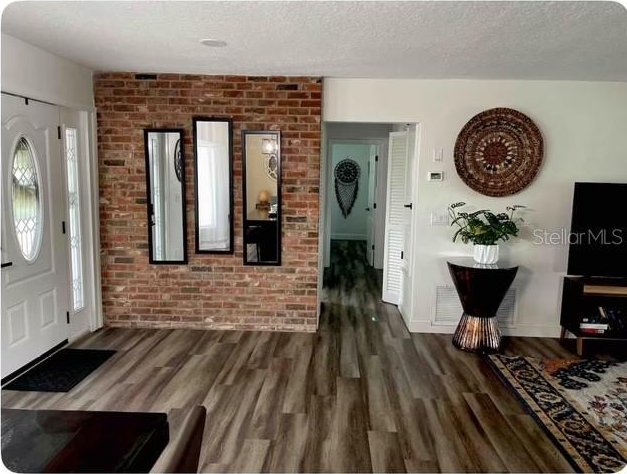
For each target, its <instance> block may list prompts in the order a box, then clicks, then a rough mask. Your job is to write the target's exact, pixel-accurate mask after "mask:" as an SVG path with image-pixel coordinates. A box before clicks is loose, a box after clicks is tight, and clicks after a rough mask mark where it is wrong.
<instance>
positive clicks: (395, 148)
mask: <svg viewBox="0 0 627 474" xmlns="http://www.w3.org/2000/svg"><path fill="white" fill-rule="evenodd" d="M388 150H389V152H388V183H387V209H386V215H385V252H384V257H383V258H384V260H383V301H385V302H387V303H393V304H399V302H400V299H401V289H402V286H403V272H402V265H403V257H404V255H403V254H404V242H403V239H404V235H405V227H404V226H405V220H406V214H405V208H404V207H403V206H404V204H405V199H406V197H405V196H406V189H405V188H406V173H407V160H408V133H407V132H392V133H390V142H389V146H388Z"/></svg>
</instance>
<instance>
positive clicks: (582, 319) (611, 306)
mask: <svg viewBox="0 0 627 474" xmlns="http://www.w3.org/2000/svg"><path fill="white" fill-rule="evenodd" d="M560 325H561V326H562V334H561V338H562V339H563V338H565V337H566V334H567V332H570V333H571V334H573V335H574V336H575V337H576V338H577V354H578V355H580V356H581V355H583V343H584V341H585V340H586V339H606V340H627V279H624V278H586V277H571V276H567V277H564V287H563V293H562V312H561V317H560Z"/></svg>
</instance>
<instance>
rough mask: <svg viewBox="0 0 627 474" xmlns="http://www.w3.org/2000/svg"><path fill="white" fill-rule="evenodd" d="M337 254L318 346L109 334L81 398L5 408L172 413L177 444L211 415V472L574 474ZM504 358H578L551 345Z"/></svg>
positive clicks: (97, 337) (347, 249) (476, 364)
mask: <svg viewBox="0 0 627 474" xmlns="http://www.w3.org/2000/svg"><path fill="white" fill-rule="evenodd" d="M333 244H334V245H333V259H332V260H333V261H332V266H331V268H330V269H329V271H328V272H327V273H326V275H325V285H326V286H325V295H324V297H325V304H324V310H323V314H322V317H321V321H320V329H319V331H318V332H317V333H315V334H305V333H271V332H240V331H199V330H179V329H177V330H148V329H103V330H100V331H98V332H96V333H94V334H93V335H90V336H88V337H87V338H85V339H84V340H82V341H80V343H77V344H74V347H90V348H103V349H116V350H117V351H118V352H117V354H115V355H114V356H113V357H112V358H111V359H110V360H109V361H108V362H106V363H105V364H104V365H103V366H102V367H101V368H100V369H99V370H98V371H97V372H95V373H94V374H92V375H91V376H90V377H89V378H88V379H86V380H85V381H83V382H82V383H81V384H80V385H78V386H77V387H75V388H74V389H73V390H72V391H71V392H69V393H63V394H50V393H34V392H33V393H28V392H26V393H25V392H10V391H3V392H2V406H4V407H15V408H39V409H43V408H48V409H83V410H124V411H164V412H169V413H170V416H171V424H172V430H173V431H176V430H177V429H178V426H179V420H180V419H181V417H182V416H183V415H184V414H185V412H186V411H187V410H189V408H190V407H192V406H194V405H196V404H203V405H205V407H206V408H207V423H206V427H205V433H204V442H203V448H202V453H201V459H200V466H201V467H200V470H201V471H213V472H219V471H222V472H225V471H237V472H258V471H271V472H293V471H305V472H320V471H327V472H328V471H335V472H371V471H377V472H405V471H416V472H437V471H444V472H470V471H472V472H481V471H484V472H486V471H489V472H506V471H509V472H539V471H542V472H572V471H573V470H572V468H571V467H570V465H569V464H568V463H567V462H566V461H565V459H564V458H563V457H562V455H561V454H560V453H559V452H558V450H557V449H556V448H555V447H554V446H553V444H552V443H551V441H550V440H549V439H548V438H547V437H546V435H545V434H544V432H543V431H542V430H541V428H540V427H539V426H538V425H537V424H536V423H535V422H534V420H533V419H532V418H531V417H530V416H529V415H528V414H527V413H526V412H525V411H524V410H523V408H522V406H521V405H520V404H519V403H518V402H517V400H516V399H515V398H514V397H513V395H512V394H510V393H509V392H508V390H507V389H506V388H505V387H504V386H503V385H502V384H501V383H500V382H499V380H498V379H497V377H496V376H495V374H494V373H493V372H492V371H491V369H490V368H489V367H488V366H487V365H486V364H485V362H484V361H483V360H482V358H481V357H480V356H477V355H473V354H467V353H464V352H460V351H458V350H456V349H455V348H453V346H452V345H451V341H450V339H451V336H449V335H435V334H410V333H409V332H408V331H407V329H406V327H405V325H404V323H403V321H402V320H401V317H400V315H399V313H398V311H397V309H396V308H395V307H394V306H391V305H387V304H384V303H381V302H380V273H379V272H377V271H375V270H373V269H371V268H370V267H368V266H367V265H365V260H364V250H365V248H363V247H362V246H363V244H360V243H354V242H343V241H339V242H334V243H333ZM507 352H510V353H513V354H525V355H531V356H540V357H564V356H569V357H572V353H570V352H568V351H566V350H565V349H563V348H562V347H561V346H560V345H559V344H558V342H557V341H556V340H551V339H531V338H515V339H512V340H510V344H509V345H508V348H507Z"/></svg>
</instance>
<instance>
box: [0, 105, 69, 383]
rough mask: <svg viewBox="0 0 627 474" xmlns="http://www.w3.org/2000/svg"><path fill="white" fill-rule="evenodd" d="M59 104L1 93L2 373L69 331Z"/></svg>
mask: <svg viewBox="0 0 627 474" xmlns="http://www.w3.org/2000/svg"><path fill="white" fill-rule="evenodd" d="M58 124H59V109H58V108H57V107H55V106H52V105H47V104H42V103H40V102H36V101H29V102H28V104H26V101H25V100H24V99H22V98H17V97H12V96H7V95H4V94H3V95H2V174H1V176H2V184H1V186H2V190H1V193H2V264H3V265H2V266H3V268H2V377H3V378H4V377H6V376H7V375H9V374H10V373H12V372H14V371H15V370H17V369H19V368H20V367H22V366H24V365H25V364H27V363H29V362H30V361H32V360H33V359H35V358H37V357H38V356H40V355H42V354H43V353H45V352H46V351H48V350H50V349H52V348H53V347H55V346H57V345H59V344H61V343H63V342H64V341H65V340H67V337H68V324H67V319H66V314H67V313H66V312H67V311H69V301H68V295H69V279H68V259H67V238H66V235H65V233H64V231H65V229H64V227H65V220H66V218H65V213H66V200H65V191H64V190H65V184H64V183H65V176H64V169H65V168H64V163H63V161H62V157H61V140H60V139H59V138H58V135H57V127H58Z"/></svg>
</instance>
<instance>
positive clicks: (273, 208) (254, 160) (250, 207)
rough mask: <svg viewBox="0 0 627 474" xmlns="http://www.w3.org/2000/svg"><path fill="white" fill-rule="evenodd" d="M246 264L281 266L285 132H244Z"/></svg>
mask: <svg viewBox="0 0 627 474" xmlns="http://www.w3.org/2000/svg"><path fill="white" fill-rule="evenodd" d="M242 157H243V166H242V175H243V181H244V187H243V201H244V209H243V211H244V265H281V132H279V131H249V130H243V131H242Z"/></svg>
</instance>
